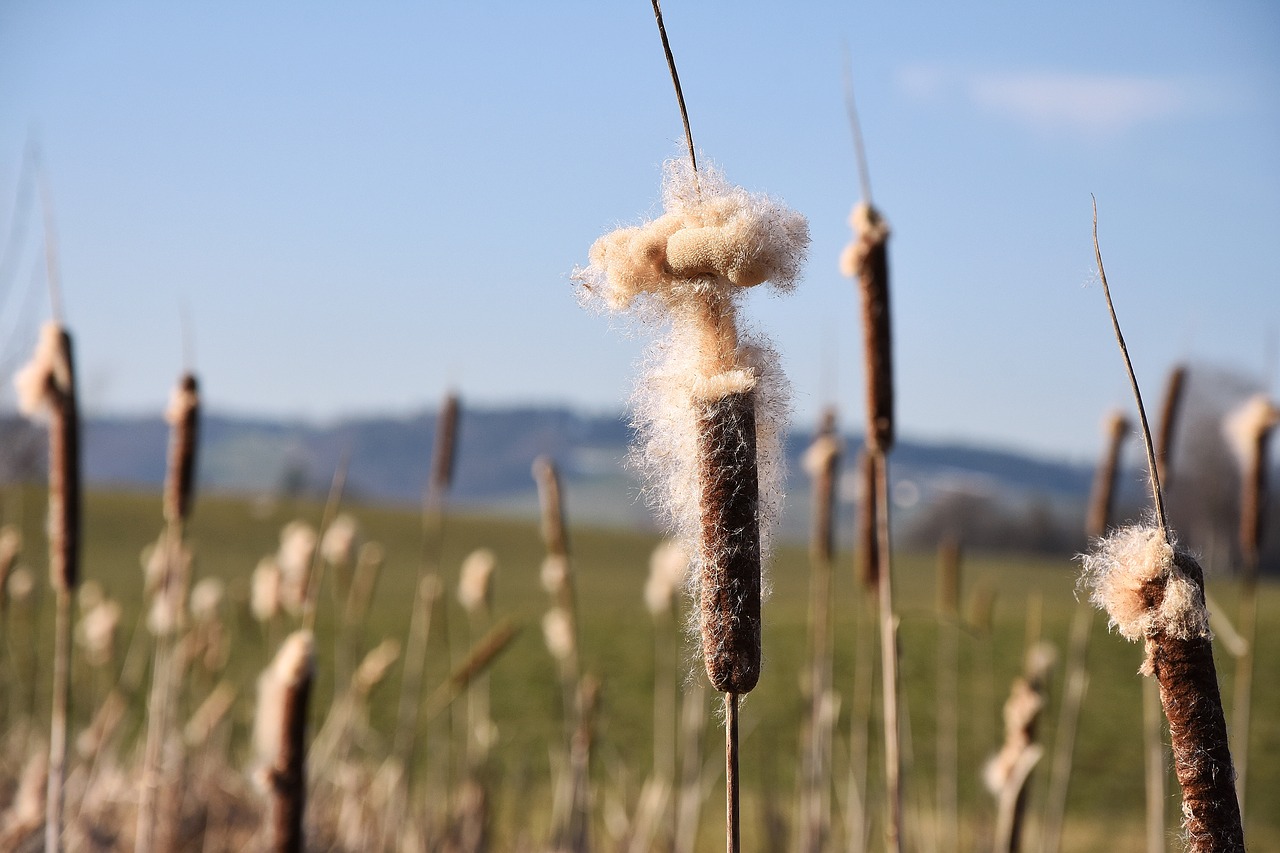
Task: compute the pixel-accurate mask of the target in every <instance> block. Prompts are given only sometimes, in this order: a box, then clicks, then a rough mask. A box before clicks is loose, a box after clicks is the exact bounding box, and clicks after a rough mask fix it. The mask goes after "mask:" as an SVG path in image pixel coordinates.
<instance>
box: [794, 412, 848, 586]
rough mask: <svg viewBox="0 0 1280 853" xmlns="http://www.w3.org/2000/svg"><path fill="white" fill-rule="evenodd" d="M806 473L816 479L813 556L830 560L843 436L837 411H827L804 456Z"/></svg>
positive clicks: (813, 481) (814, 482)
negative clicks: (840, 432)
mask: <svg viewBox="0 0 1280 853" xmlns="http://www.w3.org/2000/svg"><path fill="white" fill-rule="evenodd" d="M801 462H802V465H803V467H804V470H805V473H806V474H808V475H809V478H810V480H811V481H812V483H813V527H812V532H811V534H810V536H809V547H810V556H811V557H812V558H813V559H814V560H817V561H819V562H822V563H827V562H829V561H830V560H831V555H832V553H833V552H834V551H835V524H834V522H833V519H832V509H833V507H834V505H835V488H836V472H837V470H838V469H839V467H840V439H839V437H838V435H837V434H836V428H835V412H833V411H831V410H828V411H827V412H825V413H824V414H823V418H822V422H821V423H820V424H819V427H818V435H817V437H815V438H814V440H813V444H811V445H809V449H808V450H807V451H806V452H805V455H804V459H803V460H801Z"/></svg>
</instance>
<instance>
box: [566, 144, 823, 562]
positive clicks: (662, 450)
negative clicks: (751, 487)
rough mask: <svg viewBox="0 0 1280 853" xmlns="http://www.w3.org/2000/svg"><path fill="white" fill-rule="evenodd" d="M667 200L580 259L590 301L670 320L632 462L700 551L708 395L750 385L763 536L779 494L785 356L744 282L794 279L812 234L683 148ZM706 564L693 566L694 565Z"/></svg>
mask: <svg viewBox="0 0 1280 853" xmlns="http://www.w3.org/2000/svg"><path fill="white" fill-rule="evenodd" d="M663 207H664V212H663V214H662V215H661V216H659V217H658V218H657V219H654V220H653V221H651V222H648V223H646V224H644V225H640V226H636V227H628V228H619V229H617V230H615V231H613V232H611V233H609V234H606V235H605V236H603V237H601V238H600V239H599V240H597V241H596V242H595V244H594V245H593V246H592V247H591V251H590V255H589V257H590V264H589V265H588V266H587V267H586V268H585V269H579V270H577V271H575V273H574V278H575V280H576V281H577V282H578V283H579V286H580V293H581V295H582V297H583V301H584V303H586V304H588V305H599V306H602V307H604V308H606V309H608V310H611V311H631V312H633V313H634V314H635V315H636V316H638V317H640V318H642V319H647V320H652V321H656V322H657V323H660V324H664V325H665V327H666V333H665V334H664V335H661V336H660V337H659V339H658V340H657V341H656V342H655V343H654V345H653V347H652V348H651V349H650V352H649V355H648V357H647V359H646V362H647V363H646V367H645V369H644V371H643V373H642V375H641V377H640V379H639V380H638V382H637V384H636V390H635V393H634V395H633V397H632V410H633V422H634V425H635V426H636V428H637V430H638V432H639V444H638V446H637V447H636V448H634V451H633V454H632V462H633V463H634V464H635V466H636V467H637V468H639V469H640V470H641V471H643V472H644V473H645V474H646V480H647V486H646V489H645V495H646V498H647V499H648V500H649V503H650V504H651V505H653V506H654V507H655V509H657V510H658V512H659V513H660V514H661V515H662V516H664V517H665V519H666V520H667V521H668V522H669V524H670V525H671V527H672V528H673V529H674V530H675V531H677V533H678V535H679V538H680V539H681V540H682V542H683V543H685V547H686V549H687V550H688V551H689V552H690V553H697V551H698V549H697V548H696V546H695V543H696V542H697V539H698V512H699V489H698V470H697V441H698V411H699V408H700V406H701V404H703V403H705V402H706V401H714V400H718V399H721V398H723V397H725V396H727V395H729V394H732V393H738V392H744V391H753V392H754V398H755V406H756V412H755V415H756V444H757V467H758V476H759V487H760V488H759V494H760V509H759V521H760V535H761V548H762V551H763V552H764V553H766V554H767V551H768V540H769V533H770V529H771V527H772V524H773V522H774V521H775V520H776V518H777V516H778V514H779V512H780V510H781V501H782V490H781V485H782V483H781V480H782V466H781V459H782V454H781V448H780V433H781V431H782V429H783V427H784V426H785V421H786V416H787V412H788V404H787V399H788V396H789V395H788V388H787V385H786V380H785V377H784V376H783V375H782V372H781V369H780V368H779V366H778V362H779V359H778V356H777V354H776V353H775V352H774V351H773V349H772V348H771V346H770V345H769V344H768V342H767V341H766V340H764V339H763V338H762V337H759V336H755V335H751V334H743V333H741V331H740V329H739V323H738V318H737V315H736V311H737V301H738V299H739V298H740V296H741V294H742V293H743V291H744V290H745V289H746V288H748V287H752V286H756V285H759V284H762V283H764V282H766V281H768V282H769V283H770V284H771V286H772V287H773V288H774V289H775V290H777V291H779V292H786V291H789V290H791V289H793V288H794V287H795V284H796V281H797V278H798V276H799V274H800V270H801V267H802V266H803V263H804V258H805V253H806V250H807V248H808V245H809V231H808V223H807V222H806V220H805V218H804V217H803V216H801V215H800V214H798V213H795V212H794V211H791V210H789V209H787V208H786V207H785V206H783V205H782V204H780V203H779V202H777V201H774V200H773V199H770V198H769V197H767V196H764V195H757V194H752V193H748V192H747V191H746V190H744V189H742V188H740V187H734V186H732V185H731V184H729V183H728V181H726V180H725V178H724V176H723V175H722V174H721V173H720V172H719V171H717V170H715V169H714V168H707V169H703V170H702V171H698V172H695V171H694V170H693V169H692V167H691V166H690V164H689V163H688V162H687V161H686V160H683V159H680V160H672V161H670V162H668V163H667V164H666V166H665V173H664V180H663ZM697 574H698V573H697V572H691V573H690V576H691V577H696V576H697Z"/></svg>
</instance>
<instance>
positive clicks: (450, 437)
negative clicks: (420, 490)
mask: <svg viewBox="0 0 1280 853" xmlns="http://www.w3.org/2000/svg"><path fill="white" fill-rule="evenodd" d="M459 417H460V414H459V405H458V395H457V394H455V393H454V392H452V391H450V392H448V393H447V394H445V397H444V403H443V404H441V406H440V411H439V412H438V413H437V415H436V433H435V445H434V447H433V448H432V450H431V478H430V480H429V484H428V487H427V489H428V495H429V497H428V503H431V504H433V505H434V506H439V505H440V502H441V501H442V500H443V499H444V496H445V494H446V493H447V492H448V491H449V487H450V486H452V485H453V471H454V467H455V465H456V462H457V455H458V420H459Z"/></svg>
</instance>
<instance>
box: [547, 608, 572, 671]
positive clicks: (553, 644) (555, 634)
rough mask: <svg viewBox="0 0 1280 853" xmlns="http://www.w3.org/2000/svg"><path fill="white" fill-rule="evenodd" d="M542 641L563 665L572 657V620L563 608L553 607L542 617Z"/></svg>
mask: <svg viewBox="0 0 1280 853" xmlns="http://www.w3.org/2000/svg"><path fill="white" fill-rule="evenodd" d="M542 639H543V641H544V642H545V643H546V644H547V651H549V652H551V656H552V657H553V658H555V659H556V660H558V661H560V662H562V663H563V662H564V661H567V660H570V659H571V658H572V657H573V656H574V653H575V651H576V648H575V642H574V638H573V620H572V619H571V618H570V616H569V613H568V612H567V611H566V610H565V609H564V608H562V607H553V608H551V609H550V610H548V611H547V612H546V613H545V614H544V615H543V617H542Z"/></svg>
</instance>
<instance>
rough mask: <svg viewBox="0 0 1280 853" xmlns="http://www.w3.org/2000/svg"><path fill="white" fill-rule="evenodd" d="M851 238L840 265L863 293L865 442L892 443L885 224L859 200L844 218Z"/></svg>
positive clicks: (885, 448)
mask: <svg viewBox="0 0 1280 853" xmlns="http://www.w3.org/2000/svg"><path fill="white" fill-rule="evenodd" d="M849 222H850V224H851V225H852V226H853V230H854V233H855V234H856V235H857V236H856V238H855V239H854V241H853V242H852V243H850V244H849V246H848V247H847V248H846V249H845V251H844V254H842V255H841V256H840V269H841V271H842V272H843V273H844V274H845V275H847V276H849V277H850V278H857V279H858V286H859V290H860V292H861V296H862V345H863V352H864V357H865V358H866V362H867V447H869V448H870V449H872V450H874V451H877V452H879V453H888V452H889V450H890V449H891V448H892V447H893V439H894V423H893V346H892V332H891V329H890V324H889V255H888V251H887V249H888V243H889V226H888V224H887V223H886V222H885V221H884V219H883V218H881V216H880V212H879V211H878V210H876V209H875V208H874V207H872V206H871V205H870V204H868V203H866V202H865V201H864V202H860V203H859V204H858V205H857V206H855V207H854V208H853V214H852V215H851V216H850V217H849Z"/></svg>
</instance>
